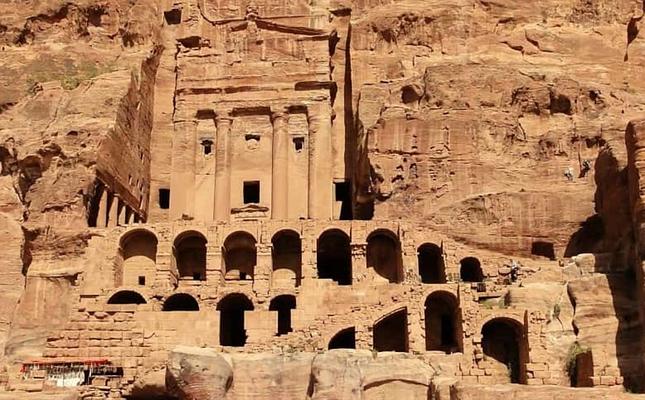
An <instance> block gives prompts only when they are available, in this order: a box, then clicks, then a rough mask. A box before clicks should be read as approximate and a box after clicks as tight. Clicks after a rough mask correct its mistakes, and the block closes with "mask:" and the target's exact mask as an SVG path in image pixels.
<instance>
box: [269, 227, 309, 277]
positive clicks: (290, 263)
mask: <svg viewBox="0 0 645 400" xmlns="http://www.w3.org/2000/svg"><path fill="white" fill-rule="evenodd" d="M271 244H272V245H273V250H272V253H271V260H272V264H273V275H272V286H274V287H285V288H290V287H294V286H300V282H301V280H302V240H301V239H300V235H299V234H298V233H297V232H295V231H292V230H290V229H285V230H281V231H279V232H276V234H275V235H273V238H272V239H271Z"/></svg>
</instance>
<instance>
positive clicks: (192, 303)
mask: <svg viewBox="0 0 645 400" xmlns="http://www.w3.org/2000/svg"><path fill="white" fill-rule="evenodd" d="M162 310H163V311H199V303H198V302H197V300H196V299H195V298H194V297H193V296H191V295H189V294H188V293H175V294H173V295H172V296H170V297H168V298H167V299H166V301H164V303H163V309H162Z"/></svg>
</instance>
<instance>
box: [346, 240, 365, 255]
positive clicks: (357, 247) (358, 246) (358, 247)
mask: <svg viewBox="0 0 645 400" xmlns="http://www.w3.org/2000/svg"><path fill="white" fill-rule="evenodd" d="M349 248H350V250H351V252H352V256H354V257H364V256H365V255H367V243H363V242H361V243H350V244H349Z"/></svg>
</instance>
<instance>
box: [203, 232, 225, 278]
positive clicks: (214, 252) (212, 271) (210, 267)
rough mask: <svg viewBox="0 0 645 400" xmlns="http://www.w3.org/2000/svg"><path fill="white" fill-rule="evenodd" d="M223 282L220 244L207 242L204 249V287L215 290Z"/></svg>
mask: <svg viewBox="0 0 645 400" xmlns="http://www.w3.org/2000/svg"><path fill="white" fill-rule="evenodd" d="M223 282H224V271H222V244H221V243H213V244H211V242H210V241H209V243H208V245H207V247H206V286H209V287H211V288H214V289H217V288H218V287H219V286H221V285H222V284H223Z"/></svg>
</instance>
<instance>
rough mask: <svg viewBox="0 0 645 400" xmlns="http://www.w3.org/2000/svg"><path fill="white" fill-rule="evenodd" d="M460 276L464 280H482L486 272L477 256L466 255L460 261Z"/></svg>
mask: <svg viewBox="0 0 645 400" xmlns="http://www.w3.org/2000/svg"><path fill="white" fill-rule="evenodd" d="M459 264H460V266H459V276H460V277H461V280H462V281H464V282H482V281H483V280H484V273H483V272H482V265H481V263H480V262H479V260H478V259H477V258H475V257H466V258H463V259H462V260H461V261H460V262H459Z"/></svg>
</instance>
